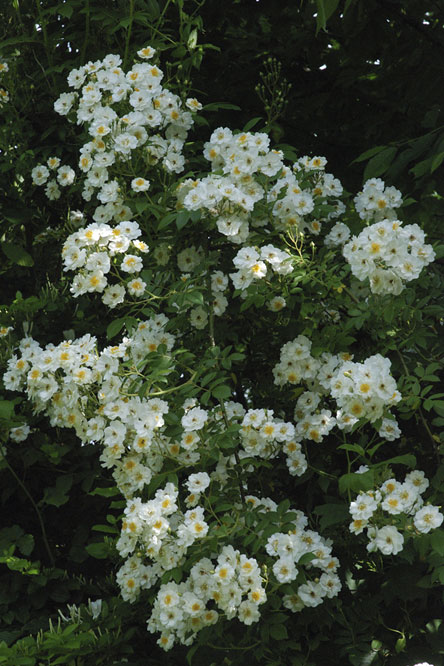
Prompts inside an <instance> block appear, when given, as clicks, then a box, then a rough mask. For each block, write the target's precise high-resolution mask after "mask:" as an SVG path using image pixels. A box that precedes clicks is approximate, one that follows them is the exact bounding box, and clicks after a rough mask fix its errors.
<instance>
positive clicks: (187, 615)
mask: <svg viewBox="0 0 444 666" xmlns="http://www.w3.org/2000/svg"><path fill="white" fill-rule="evenodd" d="M246 501H247V503H248V504H249V505H252V506H253V507H254V508H255V510H256V511H257V512H259V513H262V512H264V511H265V512H267V511H270V510H272V511H273V510H276V508H277V506H276V504H275V503H274V502H273V501H272V500H270V499H269V498H265V499H263V500H260V499H259V498H256V497H254V496H248V497H247V498H246ZM292 516H293V517H294V518H293V519H292V525H293V529H292V530H291V531H290V532H289V533H287V534H284V533H279V532H276V533H274V534H272V535H271V536H270V537H269V538H268V540H267V543H266V546H265V550H266V553H267V554H268V555H269V556H270V557H273V558H277V560H276V561H275V562H274V564H273V565H272V567H271V570H272V572H273V576H274V578H275V579H276V581H277V582H278V583H279V584H282V585H283V584H286V585H287V586H288V585H289V584H291V583H293V582H295V581H296V582H298V581H299V583H300V584H299V585H298V586H297V587H295V588H294V592H293V593H292V594H288V593H287V594H285V595H284V598H283V603H284V606H285V607H286V608H288V609H290V610H292V611H293V612H296V611H301V610H302V609H303V608H305V607H314V606H317V605H319V604H320V603H322V601H323V600H324V598H326V597H327V598H332V597H334V596H336V595H337V594H338V592H339V590H340V589H341V582H340V579H339V576H338V575H337V573H336V571H337V569H338V566H339V562H338V559H337V558H335V557H332V556H331V547H330V544H329V543H328V542H327V541H325V540H324V539H323V538H322V537H321V536H320V535H319V534H318V533H317V532H314V531H312V530H306V529H305V527H306V525H307V523H308V519H307V517H306V516H305V515H304V514H303V513H302V511H295V512H292ZM307 554H309V555H311V556H312V557H311V558H310V560H309V561H308V562H305V563H304V564H302V561H301V559H302V558H303V556H304V555H307ZM314 567H316V568H318V569H320V570H321V571H322V574H321V576H320V578H318V577H317V576H316V577H315V578H314V580H311V579H310V571H311V569H312V568H314ZM265 570H266V568H265V567H264V571H265ZM301 581H303V582H301ZM265 583H266V578H265V577H264V574H263V572H261V567H260V566H259V563H258V561H257V559H255V558H252V557H250V558H249V557H248V556H247V555H245V554H243V553H240V551H239V550H235V549H234V548H233V547H232V546H230V545H229V546H224V547H223V548H222V550H221V552H220V553H219V555H217V560H216V562H214V561H213V559H210V558H208V557H205V558H202V559H201V560H199V561H198V562H197V563H196V564H195V565H193V567H192V569H191V571H190V576H189V577H188V579H187V580H185V581H184V582H182V583H179V584H178V583H174V582H169V583H166V584H164V585H162V586H161V588H160V590H159V593H158V595H157V598H156V601H155V604H154V607H153V612H152V615H151V618H150V619H149V620H148V629H149V631H151V632H156V631H161V632H162V633H161V636H160V638H159V640H158V644H159V645H160V646H161V647H162V648H164V649H165V650H168V649H170V648H171V647H172V646H173V645H174V643H175V642H176V641H177V642H180V643H183V644H185V645H190V644H191V643H192V642H193V641H194V638H195V636H196V633H197V632H198V631H199V630H200V629H202V628H203V627H205V626H209V625H212V624H215V623H216V622H217V621H218V619H219V617H220V616H221V613H220V611H222V613H223V615H225V617H226V618H227V619H233V618H235V617H237V618H238V619H239V620H240V621H241V622H243V623H244V624H246V625H250V624H253V623H254V622H257V621H258V620H259V619H260V606H261V605H262V604H263V603H265V602H266V601H267V595H266V590H265ZM287 592H288V590H287ZM207 604H210V607H208V606H207Z"/></svg>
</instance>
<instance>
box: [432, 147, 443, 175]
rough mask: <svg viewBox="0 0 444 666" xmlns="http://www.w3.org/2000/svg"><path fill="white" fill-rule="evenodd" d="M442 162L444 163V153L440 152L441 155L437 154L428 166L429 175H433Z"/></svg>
mask: <svg viewBox="0 0 444 666" xmlns="http://www.w3.org/2000/svg"><path fill="white" fill-rule="evenodd" d="M443 161H444V151H442V152H441V153H438V154H437V155H435V157H434V158H433V159H432V163H431V165H430V173H433V172H434V171H436V169H437V168H438V167H440V166H441V164H442V163H443Z"/></svg>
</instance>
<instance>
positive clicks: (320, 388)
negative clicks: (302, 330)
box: [273, 335, 401, 442]
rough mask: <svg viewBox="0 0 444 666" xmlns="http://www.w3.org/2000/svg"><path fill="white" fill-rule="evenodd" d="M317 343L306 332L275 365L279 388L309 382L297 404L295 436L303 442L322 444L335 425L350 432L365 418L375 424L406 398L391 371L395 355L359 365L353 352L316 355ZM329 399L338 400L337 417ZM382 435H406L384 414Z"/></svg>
mask: <svg viewBox="0 0 444 666" xmlns="http://www.w3.org/2000/svg"><path fill="white" fill-rule="evenodd" d="M311 345H312V343H311V340H309V339H308V338H307V337H306V336H304V335H299V336H298V337H297V338H295V340H292V341H291V342H287V343H286V344H285V345H284V346H283V347H282V349H281V354H280V360H279V363H278V364H277V365H276V366H275V367H274V369H273V374H274V382H275V384H277V385H278V386H283V385H284V384H286V383H290V384H300V383H302V382H303V383H305V384H307V385H308V387H309V389H310V390H309V391H305V392H304V393H303V394H302V395H301V396H300V397H299V399H298V401H297V403H296V408H295V419H296V420H297V426H296V432H295V436H296V439H297V440H298V441H301V440H302V439H310V440H312V441H315V442H321V441H322V439H323V438H324V436H325V435H327V434H328V433H329V432H330V430H331V429H332V428H333V427H334V426H337V427H338V428H340V429H341V430H344V431H346V432H347V431H349V430H350V429H351V428H352V427H353V426H354V424H355V423H357V422H358V420H359V419H361V418H366V419H368V420H369V421H370V423H374V422H375V421H377V420H378V419H380V418H382V417H383V416H385V415H386V414H387V413H388V410H389V409H390V407H392V406H393V405H395V404H397V403H398V402H399V401H400V400H401V395H400V393H399V391H398V390H397V387H396V382H395V380H394V379H393V377H392V376H391V374H390V360H389V359H387V358H384V357H383V356H381V355H380V354H375V355H374V356H371V357H369V358H368V359H366V360H365V361H364V362H363V363H356V362H353V361H352V360H351V359H352V357H351V356H350V354H347V353H344V354H339V355H338V354H335V355H333V354H330V353H327V352H324V353H323V354H321V356H319V358H314V357H313V356H312V355H311ZM329 397H330V398H333V399H334V400H335V402H336V406H337V410H336V414H335V416H333V415H332V412H331V411H330V410H329V409H322V407H323V405H322V404H321V401H322V400H323V399H328V398H329ZM379 434H380V435H381V436H382V437H385V438H386V439H387V440H389V441H391V440H394V439H396V437H398V436H399V434H400V433H399V428H398V426H397V423H396V421H395V420H394V419H393V418H387V417H386V418H384V419H383V421H382V424H381V426H380V429H379Z"/></svg>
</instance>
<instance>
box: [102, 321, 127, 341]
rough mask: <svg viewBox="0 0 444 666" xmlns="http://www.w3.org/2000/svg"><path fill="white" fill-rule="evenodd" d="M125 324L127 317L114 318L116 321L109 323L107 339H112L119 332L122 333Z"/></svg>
mask: <svg viewBox="0 0 444 666" xmlns="http://www.w3.org/2000/svg"><path fill="white" fill-rule="evenodd" d="M124 325H125V317H119V318H118V319H114V321H112V322H111V323H110V324H108V326H107V328H106V337H107V339H108V340H110V339H111V338H113V337H114V336H115V335H117V333H120V331H121V330H122V328H123V327H124Z"/></svg>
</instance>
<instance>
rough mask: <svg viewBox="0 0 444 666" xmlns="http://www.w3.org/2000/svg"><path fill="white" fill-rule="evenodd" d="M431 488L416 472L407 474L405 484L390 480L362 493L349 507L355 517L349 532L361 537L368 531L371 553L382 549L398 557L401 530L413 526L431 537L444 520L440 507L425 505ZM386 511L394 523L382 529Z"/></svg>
mask: <svg viewBox="0 0 444 666" xmlns="http://www.w3.org/2000/svg"><path fill="white" fill-rule="evenodd" d="M428 486H429V481H428V479H426V478H425V475H424V472H422V471H421V470H414V471H412V472H409V473H408V474H407V475H406V477H405V480H404V482H403V483H401V482H399V481H397V480H396V479H394V478H391V479H388V480H387V481H384V483H383V484H382V485H381V486H380V487H379V488H377V489H376V490H371V491H368V492H362V493H360V494H359V495H358V496H357V497H356V499H355V500H354V501H353V502H352V503H351V504H350V513H351V516H352V518H353V521H352V522H351V523H350V526H349V527H350V531H351V532H353V534H361V532H363V531H364V529H366V530H367V536H368V538H369V543H368V544H367V550H368V551H369V552H374V551H376V550H379V551H380V552H381V553H383V555H396V554H397V553H399V552H400V551H401V550H402V549H403V545H404V536H403V535H402V533H401V532H400V531H399V530H398V527H402V528H403V529H404V530H406V531H407V532H408V533H409V532H411V529H412V527H413V528H414V529H415V530H416V532H417V533H420V534H428V532H430V530H432V529H436V528H437V527H439V526H440V525H441V524H442V522H443V520H444V516H443V514H442V513H441V512H440V511H439V507H437V506H432V505H430V504H426V505H424V500H423V498H422V497H421V495H422V494H423V493H424V492H425V490H427V488H428ZM384 512H385V513H388V514H389V515H390V516H391V524H388V525H383V526H382V527H381V524H383V522H384V521H386V517H385V516H384ZM394 516H398V517H399V518H394ZM393 522H396V525H397V526H396V525H394V524H393Z"/></svg>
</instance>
